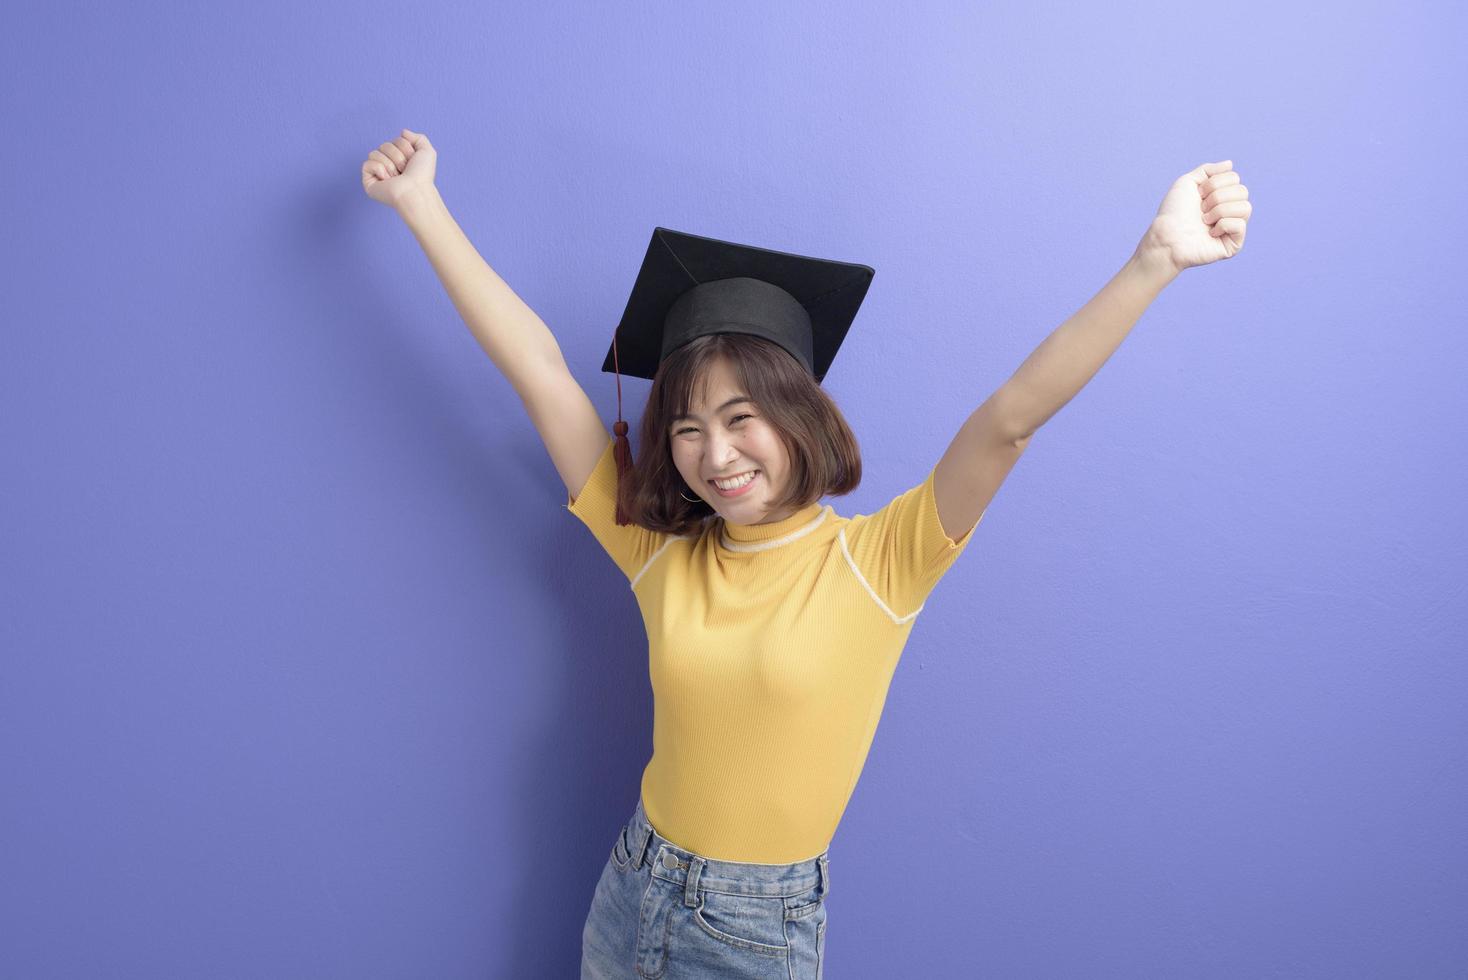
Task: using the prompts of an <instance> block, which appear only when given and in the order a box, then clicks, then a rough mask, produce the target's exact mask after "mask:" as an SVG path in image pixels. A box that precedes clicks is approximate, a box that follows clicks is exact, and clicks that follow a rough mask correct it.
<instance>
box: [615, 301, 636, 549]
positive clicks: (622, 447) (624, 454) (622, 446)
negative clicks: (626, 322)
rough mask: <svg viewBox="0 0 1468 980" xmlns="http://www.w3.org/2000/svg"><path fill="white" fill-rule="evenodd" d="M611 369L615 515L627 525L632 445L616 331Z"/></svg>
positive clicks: (619, 521) (622, 523)
mask: <svg viewBox="0 0 1468 980" xmlns="http://www.w3.org/2000/svg"><path fill="white" fill-rule="evenodd" d="M612 369H613V370H614V371H615V372H616V374H617V421H616V422H614V423H612V431H613V432H615V433H616V434H617V444H616V445H615V446H614V447H612V456H613V457H614V458H615V459H616V461H617V516H616V521H617V523H618V524H621V525H627V524H631V523H632V522H631V521H630V520H628V519H627V512H626V509H625V508H624V507H623V506H622V497H623V490H622V488H623V487H625V486H627V483H628V480H627V474H628V473H630V472H632V446H631V444H630V443H628V442H627V423H626V422H624V421H623V420H622V370H621V364H620V362H618V360H617V332H616V331H615V330H614V331H612Z"/></svg>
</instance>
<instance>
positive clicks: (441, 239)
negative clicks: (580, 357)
mask: <svg viewBox="0 0 1468 980" xmlns="http://www.w3.org/2000/svg"><path fill="white" fill-rule="evenodd" d="M398 214H399V215H400V216H401V217H402V219H403V221H404V222H406V223H407V225H408V228H409V229H411V230H412V232H413V235H414V237H416V238H417V239H418V244H419V245H421V246H422V247H423V251H424V253H425V254H427V256H428V261H429V262H430V263H432V265H433V270H434V271H435V272H436V273H438V278H439V279H440V280H441V281H442V282H443V286H444V289H445V290H447V292H448V294H449V298H450V299H452V300H453V302H454V306H455V308H456V309H458V311H459V315H460V316H461V317H463V318H464V323H465V324H467V325H468V327H469V330H470V332H471V333H473V334H474V337H475V339H476V340H478V341H479V346H480V347H482V348H484V352H485V353H486V354H488V355H489V357H490V360H492V361H494V363H495V366H496V367H498V368H499V369H500V372H501V373H502V374H504V376H505V377H506V379H508V380H509V382H510V384H511V385H513V386H514V388H515V390H516V391H517V392H521V393H522V394H523V392H524V390H525V389H524V387H523V386H524V383H525V382H526V380H527V379H529V378H530V377H532V376H533V375H534V372H535V371H536V370H537V369H538V368H539V367H540V366H541V365H543V364H547V363H549V364H563V363H564V362H565V359H564V357H563V355H562V353H561V347H560V345H559V344H558V343H556V338H555V335H554V334H552V333H551V331H550V328H549V327H547V326H546V325H545V322H544V321H543V320H541V318H540V317H539V316H538V315H537V314H536V313H535V311H534V310H532V309H531V308H530V307H529V306H527V305H525V302H524V301H523V300H521V299H520V297H519V296H517V295H515V291H514V290H512V289H511V288H510V287H509V284H508V283H506V282H505V281H504V280H503V279H501V278H500V277H499V274H498V273H496V272H495V271H494V270H493V269H492V268H490V266H489V263H488V262H486V261H485V260H484V258H483V257H482V256H481V255H480V254H479V252H478V250H477V249H475V247H474V245H473V243H471V242H470V241H469V239H468V237H467V236H466V235H465V234H464V231H463V229H461V228H460V227H459V223H458V222H457V221H455V220H454V218H453V215H451V214H449V209H448V207H447V206H446V205H445V204H444V202H443V198H442V197H441V196H440V195H439V193H438V189H437V188H435V187H430V188H429V189H428V190H427V191H425V192H424V193H422V194H420V195H418V196H415V197H413V198H411V199H409V200H407V201H404V202H402V203H401V204H400V205H399V206H398Z"/></svg>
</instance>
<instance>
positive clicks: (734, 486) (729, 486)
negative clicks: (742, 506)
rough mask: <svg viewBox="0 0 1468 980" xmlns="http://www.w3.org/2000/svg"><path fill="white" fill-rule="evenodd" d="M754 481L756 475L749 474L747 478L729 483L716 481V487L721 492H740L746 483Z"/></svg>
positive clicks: (743, 477)
mask: <svg viewBox="0 0 1468 980" xmlns="http://www.w3.org/2000/svg"><path fill="white" fill-rule="evenodd" d="M753 479H754V473H749V474H746V475H745V476H742V477H740V478H739V479H737V480H729V481H727V482H725V481H723V480H715V481H714V486H716V487H718V488H719V489H720V490H738V489H739V488H740V487H742V486H744V485H745V484H746V483H748V482H749V481H750V480H753Z"/></svg>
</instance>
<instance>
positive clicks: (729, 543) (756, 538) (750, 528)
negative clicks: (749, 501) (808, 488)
mask: <svg viewBox="0 0 1468 980" xmlns="http://www.w3.org/2000/svg"><path fill="white" fill-rule="evenodd" d="M830 510H831V508H830V507H829V506H822V505H821V502H820V501H815V502H814V503H811V504H807V505H806V506H805V507H803V508H801V509H800V510H798V511H796V512H795V513H794V514H791V515H790V516H789V517H787V518H785V519H784V520H783V521H775V522H774V523H771V524H731V523H729V522H728V521H725V520H723V519H722V518H721V519H720V524H722V525H723V526H722V528H721V529H720V541H721V543H722V544H723V545H724V547H726V548H728V549H729V550H730V551H763V550H764V549H766V548H775V547H778V546H780V545H782V544H786V543H788V542H790V541H794V540H796V539H797V538H803V537H805V536H806V535H807V534H809V533H811V532H812V531H814V530H815V529H816V528H818V527H820V526H821V524H822V522H824V521H825V520H826V517H827V516H828V515H829V514H830Z"/></svg>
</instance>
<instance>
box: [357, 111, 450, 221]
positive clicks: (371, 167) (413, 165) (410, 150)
mask: <svg viewBox="0 0 1468 980" xmlns="http://www.w3.org/2000/svg"><path fill="white" fill-rule="evenodd" d="M437 164H438V151H437V150H435V149H434V148H433V144H432V143H430V142H428V137H427V136H425V135H423V134H422V133H415V132H413V131H412V130H410V129H405V130H403V132H402V135H400V136H398V137H396V138H395V139H392V140H389V141H388V142H386V143H383V144H382V145H381V146H379V147H378V148H377V149H375V150H373V151H372V152H371V153H368V154H367V159H366V160H364V161H362V189H363V190H365V191H366V192H367V196H368V197H370V198H372V200H374V201H380V202H382V203H383V204H386V205H387V206H388V207H390V208H394V209H396V208H397V206H398V204H399V203H400V202H401V201H403V200H404V199H405V198H406V197H408V196H409V195H411V194H413V193H414V192H416V191H420V190H425V189H427V188H431V187H432V186H433V172H434V170H435V168H436V166H437Z"/></svg>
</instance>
